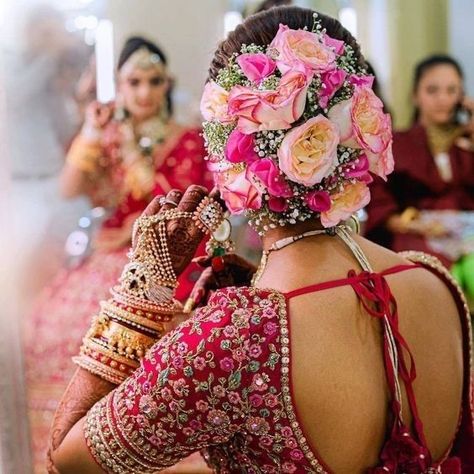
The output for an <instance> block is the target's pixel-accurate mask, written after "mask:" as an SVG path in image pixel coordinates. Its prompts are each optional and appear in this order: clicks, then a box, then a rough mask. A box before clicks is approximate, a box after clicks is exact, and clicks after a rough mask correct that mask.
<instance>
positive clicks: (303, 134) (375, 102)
mask: <svg viewBox="0 0 474 474" xmlns="http://www.w3.org/2000/svg"><path fill="white" fill-rule="evenodd" d="M372 83H373V77H372V76H368V75H367V73H366V71H365V69H364V68H363V67H361V66H360V65H359V64H358V62H357V60H356V58H355V55H354V50H353V49H352V48H351V46H350V45H348V44H346V43H344V42H343V41H341V40H338V39H335V38H331V37H330V36H329V35H327V33H326V31H325V30H324V29H323V28H322V27H321V25H320V22H319V21H318V19H317V18H315V25H314V27H313V29H312V31H308V30H306V29H299V30H294V29H290V28H288V26H286V25H280V27H279V30H278V32H277V34H276V36H275V38H274V39H273V41H272V42H271V43H270V44H269V45H268V46H258V45H255V44H251V45H242V48H241V52H240V54H234V55H233V56H232V57H231V58H230V60H229V63H228V65H227V67H225V68H223V69H222V70H221V71H219V73H218V75H217V78H216V79H215V80H214V81H210V82H208V83H207V84H206V86H205V89H204V94H203V97H202V100H201V112H202V114H203V117H204V119H205V122H204V123H203V128H204V138H205V140H206V146H207V150H208V155H209V157H208V158H209V168H210V170H211V171H213V173H214V177H215V181H216V185H217V186H218V187H219V190H220V192H221V195H222V197H223V199H224V200H225V201H226V204H227V207H228V209H229V210H230V211H231V212H232V213H236V214H239V213H243V212H246V213H247V214H248V215H249V217H250V221H251V223H253V224H254V226H255V227H256V228H257V230H258V231H259V233H264V232H265V231H266V230H268V229H269V228H274V227H276V226H277V225H286V224H288V223H290V224H293V223H296V222H298V221H305V220H307V219H309V218H312V217H319V218H320V219H321V222H322V224H323V226H325V227H332V226H334V225H336V224H337V223H339V222H340V221H342V220H345V219H347V218H349V217H350V215H352V214H353V213H354V212H355V211H357V210H358V209H360V208H362V207H364V206H365V205H366V204H367V203H368V202H369V200H370V193H369V189H368V186H367V185H368V183H370V181H372V177H371V173H372V174H376V175H378V176H381V177H382V178H383V179H386V176H387V175H388V174H389V173H391V171H392V170H393V157H392V150H391V141H392V134H391V120H390V116H389V115H388V114H385V113H384V112H383V104H382V102H381V100H380V99H379V98H378V97H377V96H376V95H375V94H374V92H373V91H372Z"/></svg>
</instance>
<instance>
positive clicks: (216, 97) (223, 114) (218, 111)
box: [201, 81, 234, 123]
mask: <svg viewBox="0 0 474 474" xmlns="http://www.w3.org/2000/svg"><path fill="white" fill-rule="evenodd" d="M228 98H229V93H228V92H227V91H226V90H225V89H224V88H223V87H221V86H220V85H219V84H217V83H215V82H214V81H209V82H208V83H207V84H206V85H205V86H204V92H203V94H202V97H201V114H202V116H203V117H204V120H207V121H208V122H211V121H213V120H217V121H219V122H222V123H230V122H233V121H234V118H233V117H231V116H230V115H229V114H228V113H227V109H228Z"/></svg>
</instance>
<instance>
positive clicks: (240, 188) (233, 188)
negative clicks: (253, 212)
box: [214, 170, 262, 214]
mask: <svg viewBox="0 0 474 474" xmlns="http://www.w3.org/2000/svg"><path fill="white" fill-rule="evenodd" d="M214 180H215V182H216V185H217V186H218V188H219V191H220V193H221V197H222V199H224V201H225V203H226V205H227V209H228V210H229V211H230V212H231V213H232V214H242V213H243V212H245V211H246V210H250V209H260V208H261V207H262V195H261V193H260V191H259V190H258V189H257V188H256V187H255V186H254V185H253V184H252V183H251V182H250V181H249V180H248V179H247V178H246V177H245V170H241V171H236V170H229V171H227V172H226V173H223V175H221V176H215V177H214Z"/></svg>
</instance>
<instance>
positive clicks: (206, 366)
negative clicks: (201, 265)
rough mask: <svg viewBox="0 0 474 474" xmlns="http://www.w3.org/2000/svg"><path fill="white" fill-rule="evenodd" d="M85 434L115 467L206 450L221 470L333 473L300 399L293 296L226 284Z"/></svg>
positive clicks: (100, 409)
mask: <svg viewBox="0 0 474 474" xmlns="http://www.w3.org/2000/svg"><path fill="white" fill-rule="evenodd" d="M282 375H283V380H282V378H281V377H282ZM288 397H290V398H288ZM85 435H86V439H87V443H88V446H89V448H90V450H91V453H92V454H93V456H94V458H95V459H96V460H97V462H98V463H99V464H100V465H101V466H102V468H103V469H105V470H106V472H111V473H124V472H128V473H135V472H136V473H139V472H140V473H148V472H155V471H156V470H158V469H160V468H164V467H167V466H170V465H172V464H174V463H176V462H177V461H178V460H179V459H181V458H183V457H185V456H187V455H188V454H190V453H191V452H193V451H196V450H200V449H203V448H204V449H206V450H207V453H206V458H207V460H208V461H209V463H210V464H211V465H212V466H213V467H214V468H215V469H216V470H217V471H218V472H221V473H226V472H235V470H246V472H266V473H267V472H268V473H275V474H276V473H280V472H282V473H293V472H303V471H302V469H303V470H304V472H318V473H322V472H324V470H323V469H322V467H321V466H320V465H319V463H318V461H317V460H316V459H315V458H314V456H312V454H311V452H310V450H309V447H308V445H307V443H306V440H305V438H304V436H303V434H302V431H301V429H300V428H299V425H298V423H297V422H296V417H295V413H294V409H293V406H292V404H291V396H290V388H289V335H288V325H287V321H286V306H285V300H284V297H283V295H281V294H279V293H277V292H269V291H263V290H257V289H252V288H229V289H227V290H225V291H219V292H217V293H216V294H215V295H214V296H213V297H212V299H211V301H210V303H209V305H208V306H207V307H206V308H203V309H201V310H199V311H198V312H197V313H196V314H195V315H194V316H193V317H192V318H191V319H190V320H188V321H187V322H186V323H184V324H183V325H181V326H180V327H179V328H178V329H177V330H175V331H174V332H172V333H170V334H168V335H167V336H165V337H164V338H163V339H162V340H161V341H160V342H159V343H158V344H157V345H155V346H154V347H153V348H152V349H151V351H150V353H149V354H148V356H147V357H146V358H145V360H144V361H143V363H142V365H141V367H140V368H139V369H138V370H137V371H136V372H135V374H134V376H133V377H131V378H130V379H129V380H128V381H126V382H125V383H124V384H122V385H121V386H120V387H119V388H118V389H117V390H116V391H115V392H113V393H112V394H110V395H109V397H107V399H105V400H104V401H102V402H100V403H99V404H97V405H96V406H95V407H94V408H93V409H92V410H91V411H90V413H89V415H88V418H87V422H86V429H85ZM305 458H306V460H308V461H309V462H310V464H309V465H306V462H305Z"/></svg>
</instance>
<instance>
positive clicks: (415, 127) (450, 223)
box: [366, 55, 474, 302]
mask: <svg viewBox="0 0 474 474" xmlns="http://www.w3.org/2000/svg"><path fill="white" fill-rule="evenodd" d="M463 91H464V84H463V72H462V69H461V67H460V65H459V64H458V63H457V62H456V61H455V60H454V59H452V58H451V57H449V56H439V55H435V56H430V57H428V58H426V59H424V60H423V61H421V62H420V63H419V64H418V65H417V66H416V68H415V74H414V83H413V101H414V104H415V113H414V120H413V124H412V126H411V127H410V128H409V129H408V130H404V131H399V132H396V133H395V134H394V137H393V154H394V157H395V170H394V172H393V174H392V176H391V177H390V179H389V180H388V181H387V182H385V181H383V180H382V179H375V181H374V183H373V184H372V187H371V193H372V200H371V202H370V204H369V206H368V207H367V212H368V221H367V227H366V230H367V232H366V236H367V237H368V238H369V239H370V240H373V241H374V242H377V243H379V244H381V245H385V246H387V247H389V248H391V249H392V250H394V251H397V252H400V251H403V250H420V251H424V252H429V253H432V254H434V255H436V256H438V257H439V258H440V259H441V260H442V261H443V263H444V264H445V265H448V266H449V267H451V266H452V264H453V263H454V262H457V265H456V266H455V268H454V272H453V273H454V274H455V275H456V276H457V277H459V278H458V280H459V281H460V282H462V283H463V285H464V288H465V290H466V292H467V294H468V295H470V296H471V298H472V301H473V302H474V253H472V252H473V251H472V248H473V245H472V244H469V243H468V241H469V238H470V237H472V228H473V227H474V139H473V137H474V135H473V133H474V101H473V100H472V99H469V98H467V97H463ZM460 111H463V114H460V113H459V112H460ZM463 115H464V120H467V123H465V124H463V123H461V122H460V119H461V118H462V116H463ZM469 117H470V119H469ZM459 211H465V212H463V213H460V212H459ZM466 211H467V212H466ZM463 222H465V224H463ZM462 227H470V229H471V230H469V228H467V229H466V231H463V230H462Z"/></svg>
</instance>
